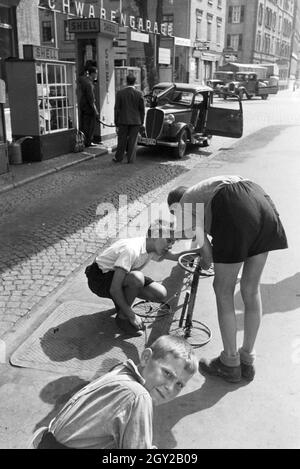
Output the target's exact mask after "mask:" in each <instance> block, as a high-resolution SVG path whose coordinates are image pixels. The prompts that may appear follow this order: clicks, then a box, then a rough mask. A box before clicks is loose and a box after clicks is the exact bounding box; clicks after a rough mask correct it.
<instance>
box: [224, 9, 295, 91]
mask: <svg viewBox="0 0 300 469" xmlns="http://www.w3.org/2000/svg"><path fill="white" fill-rule="evenodd" d="M294 8H295V0H251V1H246V0H227V11H226V38H225V47H227V48H231V49H232V50H233V51H234V53H235V55H236V58H237V61H238V62H243V63H276V64H277V65H278V69H279V80H280V81H279V86H280V87H281V88H285V87H287V86H288V80H289V71H290V57H291V46H292V35H293V23H294Z"/></svg>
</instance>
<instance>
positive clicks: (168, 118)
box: [165, 114, 175, 124]
mask: <svg viewBox="0 0 300 469" xmlns="http://www.w3.org/2000/svg"><path fill="white" fill-rule="evenodd" d="M173 122H175V116H174V114H167V115H166V116H165V123H166V124H173Z"/></svg>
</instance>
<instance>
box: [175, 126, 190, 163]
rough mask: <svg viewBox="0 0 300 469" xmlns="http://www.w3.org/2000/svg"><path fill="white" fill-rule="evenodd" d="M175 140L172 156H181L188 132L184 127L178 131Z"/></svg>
mask: <svg viewBox="0 0 300 469" xmlns="http://www.w3.org/2000/svg"><path fill="white" fill-rule="evenodd" d="M177 141H178V146H177V147H176V148H175V149H174V156H175V158H183V157H184V155H185V152H186V147H187V143H188V133H187V131H186V129H183V130H181V131H180V132H179V134H178V138H177Z"/></svg>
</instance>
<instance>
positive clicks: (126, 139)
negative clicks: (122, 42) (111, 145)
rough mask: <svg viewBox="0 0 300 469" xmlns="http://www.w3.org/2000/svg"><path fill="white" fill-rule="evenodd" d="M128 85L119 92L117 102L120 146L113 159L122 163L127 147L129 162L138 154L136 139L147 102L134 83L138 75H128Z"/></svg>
mask: <svg viewBox="0 0 300 469" xmlns="http://www.w3.org/2000/svg"><path fill="white" fill-rule="evenodd" d="M126 80H127V86H126V87H125V88H123V89H122V90H120V91H118V92H117V96H116V104H115V126H116V127H117V132H118V146H117V151H116V154H115V157H114V158H113V161H114V162H115V163H121V161H122V160H123V158H124V154H125V151H126V148H127V163H132V162H133V161H134V160H135V156H136V141H137V136H138V132H139V129H140V127H141V125H143V123H144V116H145V103H144V98H143V95H142V93H141V92H140V91H138V90H137V89H136V88H135V86H134V84H135V80H136V77H135V76H134V75H128V76H127V78H126Z"/></svg>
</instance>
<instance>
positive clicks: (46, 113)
mask: <svg viewBox="0 0 300 469" xmlns="http://www.w3.org/2000/svg"><path fill="white" fill-rule="evenodd" d="M36 74H37V87H38V106H39V113H40V130H41V134H45V133H53V132H56V131H61V130H67V129H70V128H72V127H73V122H72V116H73V115H74V106H73V98H72V83H71V77H70V80H68V77H67V70H66V65H64V64H50V63H42V64H37V65H36Z"/></svg>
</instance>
